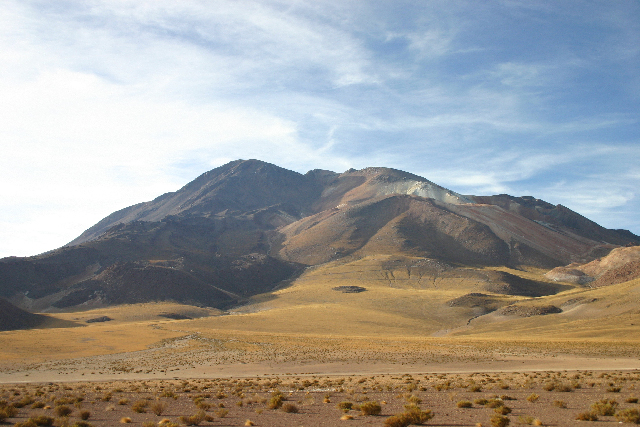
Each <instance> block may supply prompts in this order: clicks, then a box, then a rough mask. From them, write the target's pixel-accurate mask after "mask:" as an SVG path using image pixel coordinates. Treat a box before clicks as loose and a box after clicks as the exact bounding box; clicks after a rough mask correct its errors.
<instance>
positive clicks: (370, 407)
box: [358, 402, 382, 415]
mask: <svg viewBox="0 0 640 427" xmlns="http://www.w3.org/2000/svg"><path fill="white" fill-rule="evenodd" d="M358 409H359V410H360V413H361V414H362V415H380V413H381V412H382V406H380V404H379V403H378V402H364V403H361V404H360V406H359V407H358Z"/></svg>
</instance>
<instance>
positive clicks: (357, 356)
mask: <svg viewBox="0 0 640 427" xmlns="http://www.w3.org/2000/svg"><path fill="white" fill-rule="evenodd" d="M216 336H217V338H210V337H207V335H206V334H205V333H190V334H188V335H184V336H179V337H175V338H170V339H165V340H162V341H161V342H160V343H155V344H153V345H150V346H148V348H146V349H145V350H139V351H125V352H118V353H113V354H102V355H95V356H93V355H89V356H83V357H60V356H58V357H53V356H52V357H51V358H49V359H48V358H47V357H46V356H44V357H43V356H42V355H39V356H38V357H34V358H28V357H24V358H11V359H9V358H7V359H4V360H0V383H19V382H57V381H104V380H118V379H127V380H144V379H172V378H180V379H186V378H223V377H234V378H241V377H256V376H260V375H285V376H286V375H297V374H304V375H377V374H406V373H423V372H431V373H474V372H530V371H565V370H566V371H569V370H571V371H575V370H590V371H596V370H612V369H615V370H634V369H640V348H639V347H638V346H637V345H635V343H626V344H625V343H617V344H616V343H595V342H594V343H589V342H581V341H580V342H573V343H568V342H563V343H561V342H556V343H554V342H546V343H541V342H500V343H497V342H491V341H464V340H447V339H410V338H406V339H391V338H388V339H382V338H380V339H377V340H373V339H370V338H361V339H358V338H351V339H345V338H344V337H342V338H327V337H294V336H274V335H263V336H255V335H246V334H240V333H238V334H230V335H227V336H221V335H219V334H218V335H216ZM64 354H66V353H64Z"/></svg>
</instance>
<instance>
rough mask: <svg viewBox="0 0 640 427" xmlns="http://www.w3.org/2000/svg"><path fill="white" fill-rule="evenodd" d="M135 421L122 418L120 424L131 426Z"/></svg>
mask: <svg viewBox="0 0 640 427" xmlns="http://www.w3.org/2000/svg"><path fill="white" fill-rule="evenodd" d="M132 422H133V420H132V419H131V418H129V417H122V418H120V424H129V423H132Z"/></svg>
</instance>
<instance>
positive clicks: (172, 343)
mask: <svg viewBox="0 0 640 427" xmlns="http://www.w3.org/2000/svg"><path fill="white" fill-rule="evenodd" d="M639 239H640V238H638V236H635V235H633V234H632V233H630V232H627V231H625V230H607V229H604V228H603V227H600V226H599V225H597V224H595V223H593V222H592V221H589V220H588V219H586V218H584V217H582V216H580V215H579V214H577V213H575V212H572V211H570V210H569V209H567V208H565V207H563V206H561V205H557V206H554V205H551V204H549V203H546V202H544V201H542V200H539V199H535V198H533V197H512V196H507V195H498V196H490V197H476V196H464V195H460V194H457V193H454V192H451V191H449V190H447V189H444V188H442V187H439V186H437V185H436V184H434V183H431V182H429V181H427V180H425V179H424V178H421V177H417V176H415V175H411V174H407V173H404V172H401V171H397V170H392V169H387V168H367V169H363V170H360V171H356V170H349V171H346V172H345V173H343V174H336V173H333V172H329V171H319V170H315V171H310V172H309V173H307V174H305V175H301V174H298V173H295V172H292V171H286V170H284V169H282V168H278V167H276V166H274V165H269V164H266V163H264V162H260V161H235V162H231V163H229V164H228V165H225V166H222V167H220V168H217V169H214V170H212V171H209V172H207V173H205V174H203V175H202V176H201V177H199V178H198V179H196V180H194V181H193V182H192V183H190V184H188V185H186V186H185V187H183V188H182V189H181V190H179V191H178V192H175V193H167V194H165V195H163V196H161V197H159V198H157V199H156V200H154V201H152V202H147V203H141V204H138V205H134V206H131V207H129V208H125V209H123V210H122V211H119V212H115V213H113V214H112V215H110V216H108V217H107V218H105V219H104V220H103V221H100V222H99V223H98V224H96V225H95V226H94V227H92V228H90V229H89V230H87V231H86V232H85V233H83V235H82V236H80V237H79V238H78V239H76V241H74V242H71V243H70V244H69V245H67V246H65V247H63V248H59V249H56V250H53V251H50V252H48V253H45V254H41V255H39V256H34V257H26V258H16V257H13V258H4V259H2V260H0V279H1V280H0V291H1V293H0V294H1V295H2V296H3V297H4V298H3V299H0V309H1V310H0V326H1V327H2V328H1V329H4V331H3V332H0V418H2V419H4V422H5V423H13V424H14V425H16V426H20V427H27V426H28V427H31V426H34V425H56V426H59V427H63V426H77V427H82V426H87V425H95V426H109V425H114V424H117V423H120V422H122V423H132V424H137V425H144V426H147V427H149V426H151V425H158V424H161V425H166V426H171V425H225V426H231V425H233V426H235V425H264V426H282V425H285V426H289V425H290V426H305V425H306V426H316V425H328V426H329V425H342V424H345V423H346V425H350V424H351V425H385V426H387V427H398V426H407V425H411V424H420V423H429V424H432V425H460V426H467V425H468V426H477V425H486V426H488V425H491V426H495V427H500V426H506V425H508V424H509V423H511V424H531V425H569V424H573V423H575V422H576V418H580V419H581V420H584V421H587V420H591V421H593V420H595V419H596V418H597V419H598V420H599V421H598V423H599V425H613V424H614V423H616V424H617V423H618V422H638V421H640V415H639V414H638V405H637V401H638V400H637V396H636V394H637V390H636V388H637V387H638V386H639V384H638V381H640V309H639V308H638V307H639V305H638V302H639V300H640V246H637V244H638V242H640V240H639ZM432 416H433V418H432ZM0 421H1V420H0Z"/></svg>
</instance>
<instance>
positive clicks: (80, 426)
mask: <svg viewBox="0 0 640 427" xmlns="http://www.w3.org/2000/svg"><path fill="white" fill-rule="evenodd" d="M71 427H93V425H92V424H91V423H88V422H86V421H76V422H75V423H74V424H73V425H72V426H71Z"/></svg>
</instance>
